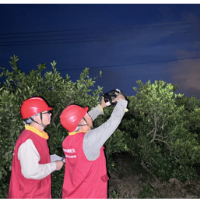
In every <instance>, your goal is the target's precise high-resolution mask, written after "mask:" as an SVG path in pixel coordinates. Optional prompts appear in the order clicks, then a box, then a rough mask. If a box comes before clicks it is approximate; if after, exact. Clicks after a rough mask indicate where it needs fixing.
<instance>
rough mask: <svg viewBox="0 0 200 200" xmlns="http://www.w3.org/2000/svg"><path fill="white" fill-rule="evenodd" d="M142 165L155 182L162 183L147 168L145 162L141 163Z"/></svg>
mask: <svg viewBox="0 0 200 200" xmlns="http://www.w3.org/2000/svg"><path fill="white" fill-rule="evenodd" d="M140 164H141V165H142V167H143V168H144V169H145V170H146V171H147V172H149V173H150V174H151V175H152V176H153V178H154V179H155V180H157V181H158V182H160V180H159V179H158V178H157V177H156V176H155V175H154V174H153V173H152V172H151V170H150V169H148V167H147V166H146V164H145V163H144V161H143V160H142V162H141V163H140Z"/></svg>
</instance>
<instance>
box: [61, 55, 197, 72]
mask: <svg viewBox="0 0 200 200" xmlns="http://www.w3.org/2000/svg"><path fill="white" fill-rule="evenodd" d="M198 58H200V56H199V57H190V58H180V59H171V60H158V61H151V62H141V63H133V64H120V65H108V66H100V67H91V68H89V69H98V68H109V67H120V66H133V65H145V64H152V63H161V62H175V61H179V60H190V59H198ZM80 69H81V70H83V69H85V68H75V69H74V68H73V69H61V70H58V71H59V72H60V71H68V70H80Z"/></svg>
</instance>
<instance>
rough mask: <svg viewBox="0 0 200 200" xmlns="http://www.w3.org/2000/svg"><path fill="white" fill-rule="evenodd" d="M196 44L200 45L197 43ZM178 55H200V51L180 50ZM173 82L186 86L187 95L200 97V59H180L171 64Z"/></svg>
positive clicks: (179, 56)
mask: <svg viewBox="0 0 200 200" xmlns="http://www.w3.org/2000/svg"><path fill="white" fill-rule="evenodd" d="M195 45H198V44H197V43H195ZM177 57H178V58H182V57H200V51H196V52H195V51H193V52H189V51H178V52H177ZM171 67H172V72H173V76H172V83H174V84H175V85H177V86H178V87H181V88H184V90H185V92H184V93H185V95H186V96H192V95H193V94H196V95H195V96H196V97H198V98H200V59H188V60H179V61H177V62H175V63H173V64H172V65H171Z"/></svg>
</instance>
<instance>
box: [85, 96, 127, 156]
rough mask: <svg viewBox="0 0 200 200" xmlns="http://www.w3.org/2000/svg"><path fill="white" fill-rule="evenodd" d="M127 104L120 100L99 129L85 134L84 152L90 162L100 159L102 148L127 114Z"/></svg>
mask: <svg viewBox="0 0 200 200" xmlns="http://www.w3.org/2000/svg"><path fill="white" fill-rule="evenodd" d="M127 103H128V102H127V101H126V100H125V98H121V99H119V100H118V103H117V105H116V106H115V108H114V110H113V112H112V114H111V117H110V118H109V119H108V120H107V121H106V122H105V123H103V124H102V125H101V126H99V127H98V128H95V129H93V130H91V131H88V132H87V133H86V134H85V137H84V140H83V150H84V153H85V156H86V158H87V159H88V160H95V159H97V158H98V157H99V153H100V148H101V147H102V146H103V145H104V143H105V142H106V141H107V140H108V138H109V137H110V136H111V135H112V134H113V133H114V131H115V130H116V129H117V127H118V126H119V124H120V122H121V120H122V118H123V116H124V114H125V112H126V106H127Z"/></svg>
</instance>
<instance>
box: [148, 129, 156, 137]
mask: <svg viewBox="0 0 200 200" xmlns="http://www.w3.org/2000/svg"><path fill="white" fill-rule="evenodd" d="M154 129H155V128H153V130H152V131H150V132H149V133H147V136H149V135H150V134H151V133H152V132H154Z"/></svg>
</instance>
